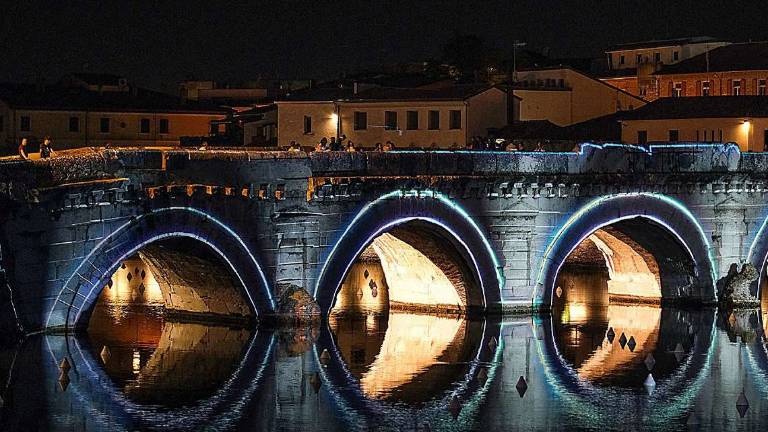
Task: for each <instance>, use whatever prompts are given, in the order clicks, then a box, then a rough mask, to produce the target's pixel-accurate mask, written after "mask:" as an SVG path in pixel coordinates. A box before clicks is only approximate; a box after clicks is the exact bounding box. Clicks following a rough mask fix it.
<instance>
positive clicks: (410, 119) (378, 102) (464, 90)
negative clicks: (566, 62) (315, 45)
mask: <svg viewBox="0 0 768 432" xmlns="http://www.w3.org/2000/svg"><path fill="white" fill-rule="evenodd" d="M334 93H335V94H334ZM324 95H325V96H324ZM276 105H277V107H278V108H277V118H278V120H277V121H278V133H277V135H278V143H279V145H281V146H286V145H288V144H290V143H291V142H292V141H295V142H297V143H300V144H302V145H304V146H313V145H314V144H315V143H317V142H319V141H320V140H321V139H322V138H328V139H330V137H339V136H342V135H343V136H346V137H347V138H348V139H349V140H350V141H352V142H353V143H355V145H356V146H357V147H361V148H372V147H374V146H375V145H376V144H377V143H382V144H383V143H386V142H387V141H390V142H392V143H394V144H395V146H396V147H398V148H411V147H414V148H429V147H435V148H464V147H465V146H466V144H467V142H469V141H470V140H471V138H472V137H475V136H486V135H487V132H488V129H489V128H499V127H503V126H505V125H506V123H507V93H506V92H505V91H504V90H501V89H499V88H497V87H487V86H450V87H447V88H443V89H429V90H427V89H418V88H416V89H401V88H384V87H374V88H369V89H367V90H364V91H360V92H355V91H354V89H352V91H351V93H348V94H343V93H339V92H336V91H335V90H333V89H331V90H330V91H328V90H325V91H324V90H322V89H320V91H319V92H307V93H306V94H303V95H302V94H300V95H296V96H294V97H293V98H291V99H289V100H285V101H278V102H277V103H276Z"/></svg>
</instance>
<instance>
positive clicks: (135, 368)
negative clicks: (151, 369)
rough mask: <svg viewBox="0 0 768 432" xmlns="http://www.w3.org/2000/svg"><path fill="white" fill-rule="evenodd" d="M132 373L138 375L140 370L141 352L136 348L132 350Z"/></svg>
mask: <svg viewBox="0 0 768 432" xmlns="http://www.w3.org/2000/svg"><path fill="white" fill-rule="evenodd" d="M132 366H133V374H134V375H138V374H139V372H141V353H139V351H138V350H133V362H132Z"/></svg>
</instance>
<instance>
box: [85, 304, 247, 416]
mask: <svg viewBox="0 0 768 432" xmlns="http://www.w3.org/2000/svg"><path fill="white" fill-rule="evenodd" d="M114 310H115V309H114V308H111V309H107V308H98V307H97V309H96V311H94V314H93V316H92V317H91V326H90V329H89V332H88V339H87V341H86V342H87V345H88V346H90V349H91V353H92V355H93V356H94V358H97V359H98V360H99V363H100V366H101V367H102V368H103V369H104V371H105V372H106V374H107V376H109V377H110V379H111V380H112V381H113V382H114V383H115V385H117V386H118V387H119V388H121V389H122V392H123V393H124V394H125V396H126V397H127V398H129V399H130V400H132V401H134V402H136V403H138V404H144V405H149V404H152V405H160V406H164V407H166V408H171V407H178V406H185V405H189V404H192V403H194V402H196V401H198V400H200V399H204V398H206V397H209V396H210V395H211V394H213V393H214V392H215V391H216V390H217V389H218V388H219V387H220V386H221V384H222V383H223V382H224V381H226V380H227V379H228V378H229V377H230V376H231V374H232V372H233V371H234V370H235V368H236V367H237V366H238V364H239V363H240V362H241V361H242V357H243V353H244V349H245V347H246V346H247V343H248V341H249V339H250V338H251V332H250V331H249V330H247V329H243V328H239V329H238V328H230V327H223V326H217V325H206V324H197V323H184V322H168V321H164V319H163V317H162V315H161V314H151V313H147V311H145V310H139V311H130V310H129V311H126V310H125V309H122V312H121V315H120V317H119V318H114V316H113V315H112V314H111V312H112V311H114Z"/></svg>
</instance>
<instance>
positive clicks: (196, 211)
mask: <svg viewBox="0 0 768 432" xmlns="http://www.w3.org/2000/svg"><path fill="white" fill-rule="evenodd" d="M168 211H188V212H191V213H194V214H197V215H198V216H202V217H205V218H206V219H208V220H210V221H212V222H214V223H215V224H216V225H217V226H219V227H221V228H223V229H224V230H225V231H226V232H227V233H228V234H229V235H231V236H232V237H233V238H235V239H236V240H237V242H238V243H239V244H240V246H242V248H243V249H244V250H245V251H246V252H247V253H248V256H249V258H250V259H251V261H252V262H253V264H254V265H255V266H256V269H257V270H258V272H259V277H260V278H261V281H262V283H263V287H264V290H265V291H266V292H267V298H268V299H269V303H270V306H271V307H272V310H273V311H274V310H275V309H276V305H275V300H274V298H273V297H272V292H271V291H270V289H269V284H268V283H267V278H266V276H265V275H264V271H263V270H262V268H261V265H259V262H258V261H257V260H256V257H255V256H254V255H253V253H252V252H251V250H250V248H248V246H247V245H246V244H245V242H244V241H243V239H242V238H241V237H240V236H239V235H238V234H237V233H236V232H235V231H234V230H233V229H232V228H230V227H229V226H227V225H226V224H224V223H223V222H221V221H220V220H218V219H216V218H215V217H213V216H211V215H210V214H208V213H206V212H204V211H202V210H199V209H196V208H194V207H164V208H161V209H154V210H152V211H151V212H150V213H145V214H141V215H138V216H136V218H135V219H131V220H129V221H128V222H126V223H124V224H122V225H120V226H119V227H118V228H117V229H116V230H114V231H113V232H112V233H110V234H109V235H108V236H106V237H104V238H103V239H102V240H101V241H100V242H99V243H97V244H96V246H94V247H93V249H91V251H90V252H88V255H86V256H85V257H84V258H83V260H82V261H81V262H80V264H79V265H78V266H77V267H76V268H75V270H74V271H73V272H72V274H71V275H70V276H69V277H68V278H67V280H66V282H64V285H62V287H61V290H60V291H59V294H58V295H57V296H56V300H55V301H54V302H53V305H52V306H51V309H50V311H49V312H48V318H47V319H46V321H45V327H46V328H48V327H50V322H51V318H52V317H53V312H54V311H55V310H56V307H57V304H58V303H61V304H64V305H67V303H64V302H63V301H62V300H61V296H62V294H63V293H64V291H67V287H68V286H69V284H70V283H71V282H72V279H74V278H75V275H78V276H79V275H80V270H81V269H82V268H83V266H85V264H86V263H88V264H90V265H91V266H92V267H94V268H96V266H95V265H94V264H93V262H92V261H91V257H92V256H93V255H94V254H95V253H96V251H100V250H101V247H102V246H104V245H105V244H106V243H107V242H109V241H110V240H111V239H112V238H114V237H115V236H116V235H118V234H120V233H121V232H122V231H123V230H124V229H126V228H128V227H130V226H131V225H133V224H135V223H136V222H138V220H140V219H143V218H144V217H146V216H147V215H150V214H158V213H164V212H168ZM227 261H229V260H227ZM230 265H231V264H230ZM97 270H99V271H101V269H98V268H97ZM80 277H82V276H80ZM238 277H239V275H238ZM89 284H90V281H89ZM94 288H95V287H94V286H93V285H92V284H91V291H93V289H94ZM243 288H244V289H245V287H243ZM245 291H246V293H247V294H248V297H249V300H251V303H252V305H253V306H254V312H255V313H257V314H258V310H257V309H256V307H255V304H254V303H253V299H251V298H250V293H248V291H247V289H246V290H245ZM75 295H76V294H75ZM89 295H90V294H89ZM79 315H80V311H78V316H79Z"/></svg>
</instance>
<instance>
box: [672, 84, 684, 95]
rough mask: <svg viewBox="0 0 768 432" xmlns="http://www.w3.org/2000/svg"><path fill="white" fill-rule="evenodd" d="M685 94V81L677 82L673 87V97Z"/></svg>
mask: <svg viewBox="0 0 768 432" xmlns="http://www.w3.org/2000/svg"><path fill="white" fill-rule="evenodd" d="M682 95H683V83H681V82H676V83H675V84H674V86H673V87H672V97H681V96H682Z"/></svg>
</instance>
